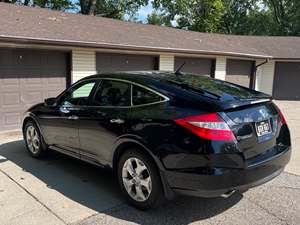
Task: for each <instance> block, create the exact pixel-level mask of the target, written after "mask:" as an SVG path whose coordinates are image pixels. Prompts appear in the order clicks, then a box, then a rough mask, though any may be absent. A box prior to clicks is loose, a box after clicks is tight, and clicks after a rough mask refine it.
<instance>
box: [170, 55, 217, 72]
mask: <svg viewBox="0 0 300 225" xmlns="http://www.w3.org/2000/svg"><path fill="white" fill-rule="evenodd" d="M214 62H215V60H214V59H204V58H186V57H175V68H174V69H175V70H177V69H178V68H179V67H180V66H181V65H182V64H183V63H185V64H184V66H183V68H182V70H181V71H182V72H186V73H194V74H199V75H204V76H211V75H212V74H213V73H214Z"/></svg>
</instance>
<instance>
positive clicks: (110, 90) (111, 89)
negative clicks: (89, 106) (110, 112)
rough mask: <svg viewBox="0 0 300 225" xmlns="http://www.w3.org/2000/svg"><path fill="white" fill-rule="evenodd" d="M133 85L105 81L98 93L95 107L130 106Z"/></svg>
mask: <svg viewBox="0 0 300 225" xmlns="http://www.w3.org/2000/svg"><path fill="white" fill-rule="evenodd" d="M130 90H131V85H130V84H128V83H125V82H120V81H113V80H103V81H102V82H101V84H100V88H99V89H98V91H97V92H96V95H95V99H94V102H93V105H95V106H130V92H131V91H130Z"/></svg>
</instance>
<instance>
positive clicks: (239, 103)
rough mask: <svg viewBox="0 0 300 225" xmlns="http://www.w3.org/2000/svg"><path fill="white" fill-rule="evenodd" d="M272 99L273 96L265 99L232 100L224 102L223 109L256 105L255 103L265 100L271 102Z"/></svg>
mask: <svg viewBox="0 0 300 225" xmlns="http://www.w3.org/2000/svg"><path fill="white" fill-rule="evenodd" d="M270 101H272V98H263V99H257V100H251V99H249V100H248V101H247V100H245V99H244V100H242V101H238V100H237V101H230V102H227V103H224V104H222V109H223V110H230V109H236V108H239V107H244V106H249V105H255V104H260V103H264V102H270Z"/></svg>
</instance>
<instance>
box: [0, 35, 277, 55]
mask: <svg viewBox="0 0 300 225" xmlns="http://www.w3.org/2000/svg"><path fill="white" fill-rule="evenodd" d="M0 41H3V42H12V43H23V44H47V45H55V46H68V47H86V48H105V49H120V50H135V51H149V52H166V53H185V54H205V55H216V56H234V57H245V58H258V59H272V58H273V57H272V56H269V55H259V54H251V53H250V54H248V53H243V52H226V51H207V50H195V49H182V48H163V47H154V46H153V47H152V46H139V45H126V44H115V43H104V42H103V43H99V42H82V41H74V40H59V39H47V38H44V39H40V38H32V37H22V36H6V35H0Z"/></svg>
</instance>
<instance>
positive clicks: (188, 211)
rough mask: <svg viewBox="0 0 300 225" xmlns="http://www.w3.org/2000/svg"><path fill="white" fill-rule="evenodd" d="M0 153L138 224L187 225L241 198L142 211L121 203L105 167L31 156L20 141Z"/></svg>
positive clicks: (184, 200) (72, 195)
mask: <svg viewBox="0 0 300 225" xmlns="http://www.w3.org/2000/svg"><path fill="white" fill-rule="evenodd" d="M0 156H3V157H4V158H5V159H3V158H2V159H1V157H0V166H1V163H4V162H6V160H8V161H11V162H13V163H15V164H16V165H18V166H19V167H21V168H22V169H23V170H24V171H26V172H28V173H30V174H31V175H33V176H34V177H36V178H38V179H39V180H41V181H42V182H44V183H45V184H46V186H47V187H48V188H51V189H54V190H56V191H57V192H59V193H61V194H62V195H64V196H66V197H67V198H69V199H71V200H73V201H75V202H77V203H79V204H81V205H84V206H86V207H88V208H90V209H93V210H95V211H97V212H101V213H104V214H107V215H110V216H112V217H115V218H118V219H122V220H125V221H129V222H135V223H138V224H189V223H191V222H194V221H199V220H203V219H207V218H210V217H213V216H215V215H218V214H220V213H222V212H223V211H225V210H227V209H229V208H231V207H232V206H234V205H235V204H236V203H238V202H239V201H240V200H241V198H242V195H241V194H238V193H237V194H234V195H232V196H231V197H230V198H227V199H224V198H215V199H203V198H191V197H184V196H181V197H177V198H176V199H175V200H173V201H169V202H167V203H166V204H165V205H163V206H161V207H160V208H157V209H153V210H149V211H147V212H142V211H139V210H136V209H134V208H131V207H128V206H127V205H125V204H122V202H123V199H122V196H121V194H120V192H119V189H118V184H117V183H116V181H115V179H114V177H113V175H112V173H111V172H110V171H108V170H105V169H101V168H97V167H95V166H92V165H89V164H87V163H84V162H81V161H79V160H75V159H72V158H69V157H67V156H64V155H62V154H59V153H56V152H51V154H49V156H47V157H46V158H45V159H43V160H38V159H33V158H31V157H30V156H29V154H28V153H27V152H26V149H25V146H24V142H23V141H13V142H9V143H6V144H2V145H0ZM57 204H60V203H59V202H57ZM120 204H121V206H120ZM115 207H116V208H115ZM83 219H84V218H83Z"/></svg>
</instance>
